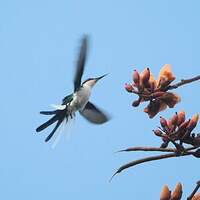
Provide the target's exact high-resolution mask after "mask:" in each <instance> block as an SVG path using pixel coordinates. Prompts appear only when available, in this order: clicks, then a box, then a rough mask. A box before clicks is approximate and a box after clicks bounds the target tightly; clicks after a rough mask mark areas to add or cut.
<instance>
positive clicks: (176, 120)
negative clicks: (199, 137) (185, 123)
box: [171, 113, 178, 126]
mask: <svg viewBox="0 0 200 200" xmlns="http://www.w3.org/2000/svg"><path fill="white" fill-rule="evenodd" d="M177 122H178V114H177V113H175V115H174V116H173V117H172V118H171V123H172V124H173V125H174V126H176V125H177Z"/></svg>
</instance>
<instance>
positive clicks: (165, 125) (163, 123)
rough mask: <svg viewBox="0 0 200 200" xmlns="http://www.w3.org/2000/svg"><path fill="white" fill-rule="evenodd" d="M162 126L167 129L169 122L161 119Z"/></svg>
mask: <svg viewBox="0 0 200 200" xmlns="http://www.w3.org/2000/svg"><path fill="white" fill-rule="evenodd" d="M160 125H161V126H162V127H163V128H165V127H167V120H166V119H165V118H163V117H160Z"/></svg>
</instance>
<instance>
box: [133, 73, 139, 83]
mask: <svg viewBox="0 0 200 200" xmlns="http://www.w3.org/2000/svg"><path fill="white" fill-rule="evenodd" d="M133 82H134V83H135V84H136V85H139V83H140V75H139V73H138V71H137V70H136V69H135V70H134V71H133Z"/></svg>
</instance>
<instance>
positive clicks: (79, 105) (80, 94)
mask: <svg viewBox="0 0 200 200" xmlns="http://www.w3.org/2000/svg"><path fill="white" fill-rule="evenodd" d="M90 94H91V87H90V86H88V85H83V86H82V87H81V88H80V89H79V90H78V91H77V92H75V93H74V95H73V100H72V102H71V103H70V107H71V109H72V111H73V112H76V111H78V110H82V109H84V107H85V105H86V104H87V102H88V101H89V98H90Z"/></svg>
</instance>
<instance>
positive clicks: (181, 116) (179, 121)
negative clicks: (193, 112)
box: [177, 111, 185, 126]
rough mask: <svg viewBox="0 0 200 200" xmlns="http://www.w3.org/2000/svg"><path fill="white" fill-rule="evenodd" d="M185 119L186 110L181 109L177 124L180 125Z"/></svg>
mask: <svg viewBox="0 0 200 200" xmlns="http://www.w3.org/2000/svg"><path fill="white" fill-rule="evenodd" d="M184 121H185V112H184V111H180V112H179V113H178V121H177V125H178V126H180V125H181V124H182V123H183V122H184Z"/></svg>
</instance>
